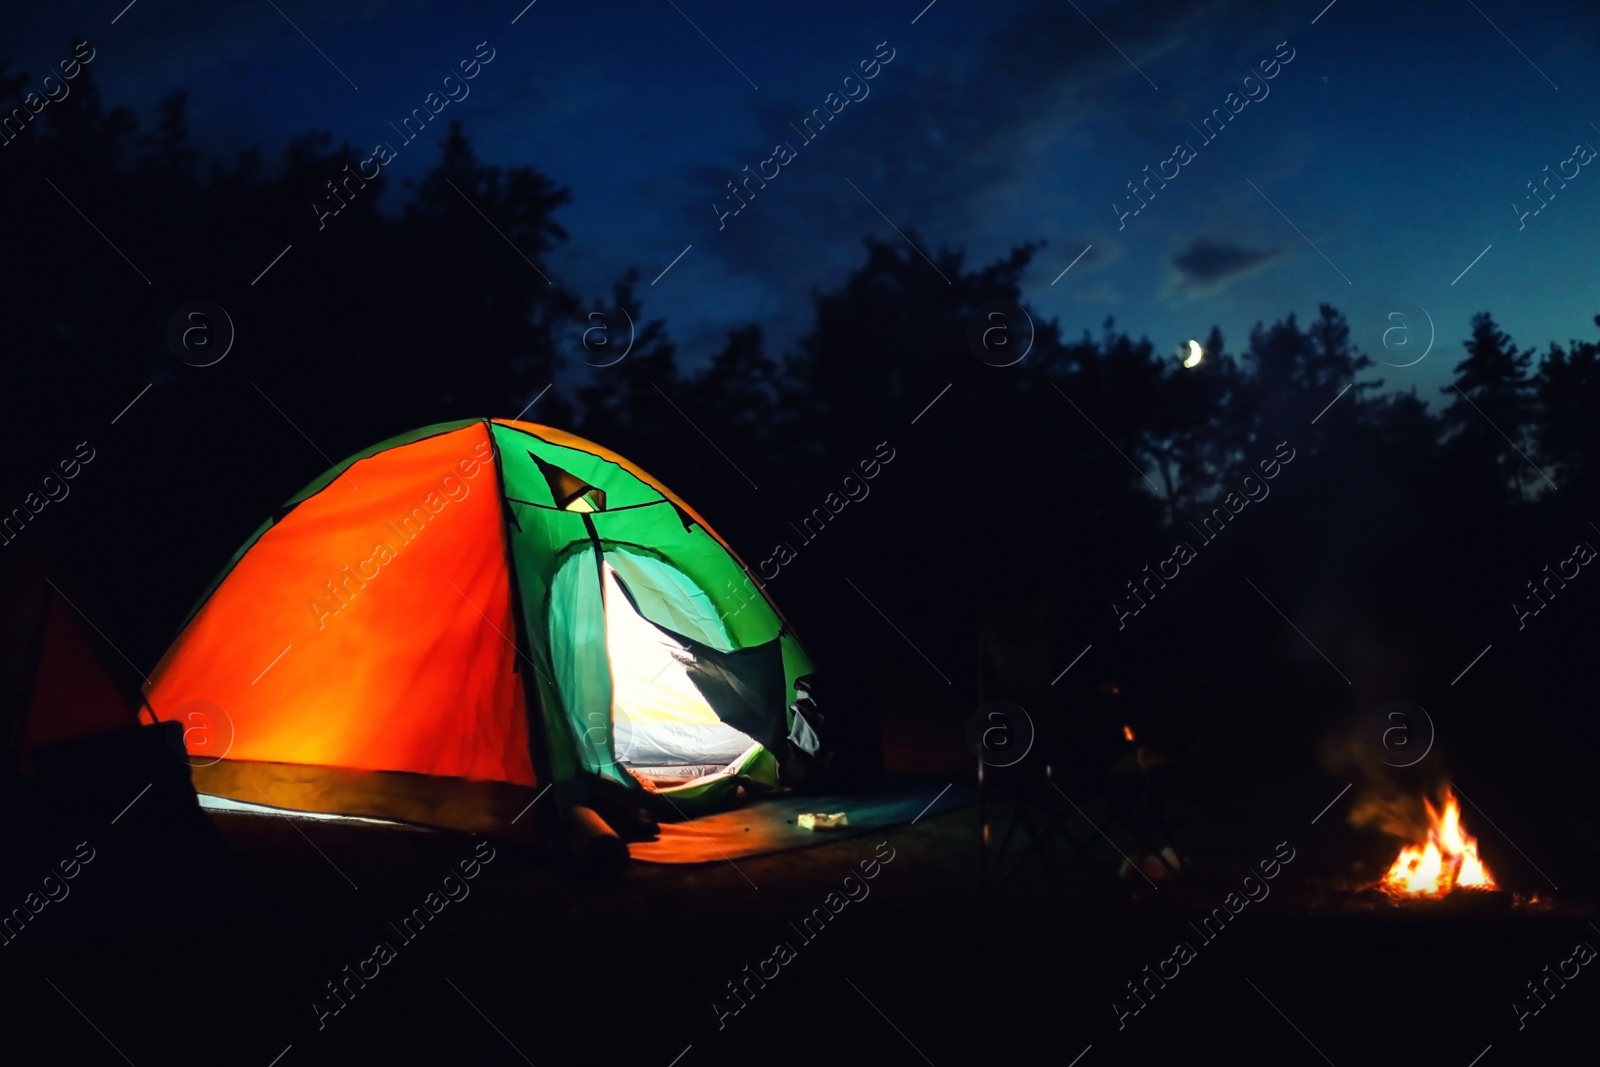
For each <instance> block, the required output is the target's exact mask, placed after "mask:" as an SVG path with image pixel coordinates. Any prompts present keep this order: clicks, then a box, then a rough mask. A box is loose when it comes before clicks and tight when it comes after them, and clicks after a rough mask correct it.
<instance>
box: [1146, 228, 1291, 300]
mask: <svg viewBox="0 0 1600 1067" xmlns="http://www.w3.org/2000/svg"><path fill="white" fill-rule="evenodd" d="M1283 255H1284V249H1283V248H1282V247H1278V248H1250V247H1248V246H1246V245H1241V244H1236V243H1234V242H1233V241H1229V240H1226V239H1218V238H1214V237H1196V238H1195V239H1194V240H1192V241H1190V242H1189V243H1188V244H1187V245H1186V246H1184V248H1183V249H1182V250H1181V251H1179V252H1178V253H1177V254H1176V255H1174V256H1173V257H1172V258H1171V259H1170V260H1169V261H1168V264H1169V265H1170V266H1171V267H1172V270H1173V276H1172V279H1171V282H1170V284H1169V287H1168V288H1169V291H1171V292H1173V293H1181V294H1183V295H1186V296H1196V297H1198V296H1214V295H1216V294H1217V293H1220V292H1222V291H1223V290H1224V289H1226V288H1227V287H1228V286H1229V285H1232V284H1233V283H1234V282H1237V281H1239V280H1241V279H1243V278H1248V277H1250V276H1251V275H1253V274H1256V273H1259V272H1260V271H1261V270H1262V269H1263V268H1265V267H1266V266H1268V265H1269V264H1271V263H1273V262H1275V261H1277V260H1279V259H1282V258H1283Z"/></svg>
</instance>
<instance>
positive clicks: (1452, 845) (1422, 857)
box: [1379, 786, 1498, 898]
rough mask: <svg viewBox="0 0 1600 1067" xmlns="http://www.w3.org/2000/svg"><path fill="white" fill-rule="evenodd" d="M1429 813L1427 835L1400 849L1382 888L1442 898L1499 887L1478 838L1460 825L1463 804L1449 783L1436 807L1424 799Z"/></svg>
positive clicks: (1404, 895)
mask: <svg viewBox="0 0 1600 1067" xmlns="http://www.w3.org/2000/svg"><path fill="white" fill-rule="evenodd" d="M1422 804H1423V807H1424V808H1426V809H1427V813H1428V829H1427V838H1426V839H1425V840H1423V841H1419V842H1417V843H1415V844H1410V845H1406V846H1405V847H1404V848H1402V849H1401V850H1400V855H1399V856H1398V857H1396V859H1395V861H1394V864H1393V865H1392V866H1391V867H1390V868H1389V872H1388V873H1387V874H1385V875H1384V876H1383V881H1382V882H1380V883H1379V887H1380V888H1381V889H1382V890H1383V891H1384V892H1386V893H1388V894H1389V895H1390V896H1393V897H1398V898H1414V897H1431V898H1438V897H1443V896H1445V895H1447V894H1449V893H1452V892H1454V891H1456V890H1458V889H1477V890H1486V889H1496V888H1498V886H1496V885H1495V881H1494V876H1493V875H1491V874H1490V873H1489V868H1488V867H1487V866H1485V865H1484V862H1483V859H1482V858H1481V857H1480V856H1479V855H1478V841H1477V839H1476V838H1474V837H1473V836H1472V835H1471V834H1469V833H1467V832H1466V831H1465V830H1463V829H1462V827H1461V807H1460V805H1458V804H1457V803H1456V796H1455V793H1454V792H1453V791H1451V789H1450V787H1449V786H1446V787H1445V790H1444V803H1443V806H1442V807H1439V808H1436V807H1434V805H1433V803H1432V802H1431V801H1429V800H1423V802H1422Z"/></svg>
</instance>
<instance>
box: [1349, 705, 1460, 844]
mask: <svg viewBox="0 0 1600 1067" xmlns="http://www.w3.org/2000/svg"><path fill="white" fill-rule="evenodd" d="M1432 740H1433V727H1432V720H1431V719H1430V718H1429V717H1428V716H1427V713H1426V712H1425V711H1424V710H1423V709H1422V708H1420V707H1418V706H1417V705H1415V704H1412V703H1411V702H1409V701H1401V700H1394V701H1389V702H1388V703H1386V704H1382V705H1380V706H1379V707H1378V708H1377V709H1376V710H1373V711H1367V712H1362V713H1360V714H1359V715H1358V716H1357V717H1356V718H1354V719H1352V720H1351V721H1350V722H1349V723H1347V725H1346V726H1345V727H1343V728H1342V729H1339V730H1337V731H1335V732H1333V733H1330V734H1329V735H1327V736H1326V737H1324V738H1323V740H1322V744H1321V746H1320V752H1319V757H1320V761H1321V763H1322V765H1323V767H1324V768H1326V769H1327V771H1328V772H1329V774H1330V775H1333V776H1335V777H1339V778H1344V777H1351V776H1353V777H1354V779H1355V795H1354V798H1353V799H1352V801H1351V803H1350V806H1349V809H1348V815H1347V816H1346V818H1347V820H1348V822H1349V823H1350V825H1351V826H1353V827H1357V828H1373V829H1377V830H1380V831H1382V832H1383V833H1385V834H1388V835H1389V836H1391V837H1396V838H1399V839H1401V840H1405V841H1415V840H1417V839H1419V838H1421V837H1424V836H1425V835H1426V833H1427V829H1428V815H1427V811H1426V809H1425V808H1424V807H1423V804H1422V800H1423V798H1424V797H1427V798H1430V799H1432V800H1433V801H1434V803H1435V804H1436V805H1440V804H1442V802H1443V792H1444V788H1445V786H1446V785H1447V784H1448V783H1449V776H1448V774H1447V773H1446V772H1445V771H1444V769H1443V767H1442V761H1441V760H1440V759H1439V757H1438V754H1437V753H1433V752H1432V745H1431V742H1432ZM1424 753H1429V754H1430V755H1431V756H1432V758H1431V759H1430V758H1426V757H1425V756H1424Z"/></svg>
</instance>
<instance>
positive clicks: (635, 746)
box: [601, 560, 761, 790]
mask: <svg viewBox="0 0 1600 1067" xmlns="http://www.w3.org/2000/svg"><path fill="white" fill-rule="evenodd" d="M601 571H602V574H603V580H604V583H605V584H604V598H605V632H606V656H607V659H608V660H609V662H610V665H611V716H612V738H613V746H614V752H615V755H616V760H617V764H618V766H620V767H622V768H623V769H625V770H627V771H628V772H629V773H631V774H632V775H633V776H634V777H635V778H637V779H639V781H640V782H642V783H643V784H644V785H645V786H646V787H647V788H653V789H656V790H666V789H672V788H677V787H681V786H687V785H692V784H695V783H697V782H700V781H702V780H703V779H705V778H707V777H710V776H712V775H717V774H723V773H732V772H736V771H737V770H738V768H739V767H741V766H743V765H744V764H745V763H746V762H747V761H748V760H749V759H751V758H753V757H754V756H755V755H756V754H758V753H759V752H760V750H761V746H760V744H759V743H757V742H756V741H755V740H754V739H753V738H751V737H750V736H749V735H748V734H746V733H744V732H742V731H740V730H738V729H735V728H734V727H732V726H730V725H728V724H727V723H725V722H723V721H722V719H721V718H720V717H719V716H718V715H717V713H716V711H715V710H714V709H713V708H712V707H711V704H710V703H709V702H708V701H707V700H706V698H705V696H704V694H702V692H701V691H700V687H699V686H697V685H696V684H695V682H694V679H693V678H691V677H690V674H689V666H690V665H691V664H693V663H694V654H693V653H692V652H691V651H690V650H689V649H688V648H687V647H686V646H685V645H684V644H683V642H681V641H679V640H678V639H677V638H676V637H674V636H673V635H672V634H669V633H667V632H666V631H664V630H662V629H661V628H660V627H658V626H656V625H655V624H654V623H652V622H651V621H650V620H648V619H646V618H644V617H643V616H642V615H640V614H639V612H638V610H637V609H636V608H635V607H634V604H633V602H632V600H631V599H630V598H629V596H628V594H627V593H626V592H625V591H624V589H623V586H622V582H621V579H619V578H618V576H617V572H616V570H615V569H614V568H613V567H612V566H611V563H610V561H609V560H608V561H606V562H603V563H602V564H601Z"/></svg>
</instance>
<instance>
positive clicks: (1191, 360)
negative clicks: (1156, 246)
mask: <svg viewBox="0 0 1600 1067" xmlns="http://www.w3.org/2000/svg"><path fill="white" fill-rule="evenodd" d="M1205 354H1206V350H1205V349H1204V348H1202V347H1201V346H1200V342H1199V341H1195V340H1190V342H1189V356H1188V358H1187V359H1185V360H1184V361H1183V365H1184V366H1185V367H1198V366H1199V365H1200V361H1201V360H1202V359H1204V358H1205Z"/></svg>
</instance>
